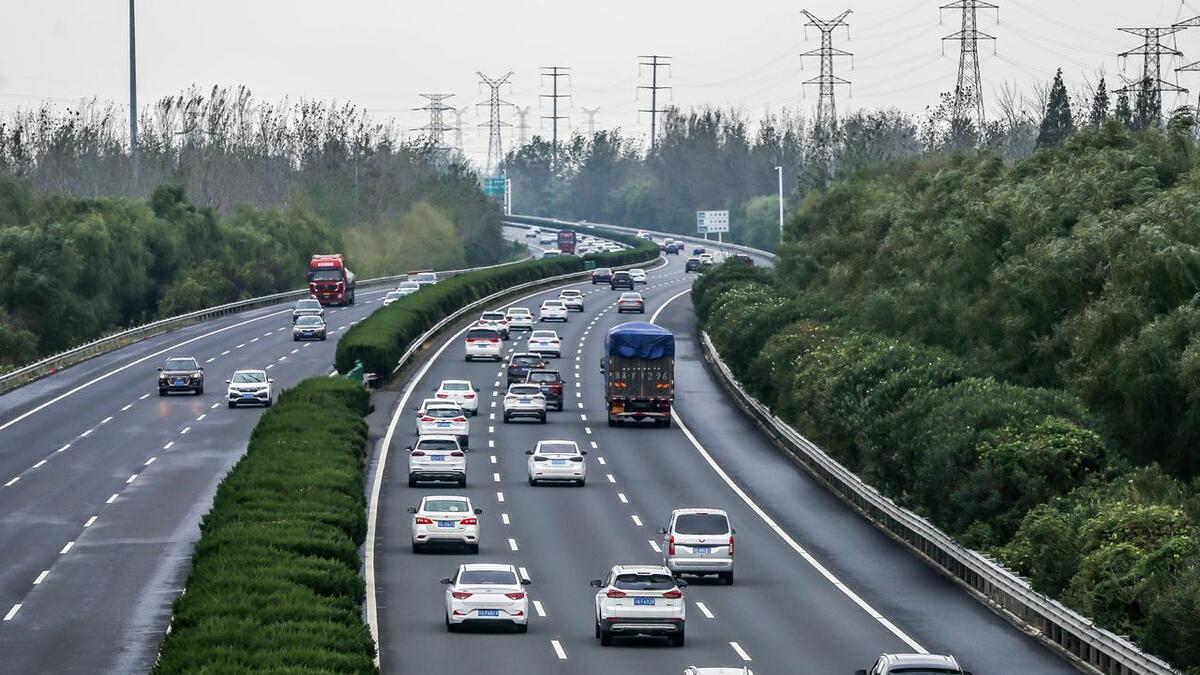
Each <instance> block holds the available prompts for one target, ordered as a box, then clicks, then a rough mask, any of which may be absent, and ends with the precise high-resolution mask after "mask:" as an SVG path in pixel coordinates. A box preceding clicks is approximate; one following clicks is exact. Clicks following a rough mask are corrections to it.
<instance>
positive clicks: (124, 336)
mask: <svg viewBox="0 0 1200 675" xmlns="http://www.w3.org/2000/svg"><path fill="white" fill-rule="evenodd" d="M532 258H533V256H528V257H526V258H522V259H521V260H515V261H512V262H507V263H500V264H497V265H485V266H483V267H471V268H466V269H461V270H447V271H444V272H438V276H439V277H443V278H444V277H451V276H455V275H457V274H463V273H464V272H475V271H478V270H485V269H492V268H495V267H504V266H507V265H515V264H517V263H522V262H526V261H528V260H530V259H532ZM406 277H407V275H406V274H397V275H393V276H387V277H376V278H373V279H364V280H362V281H360V282H358V285H359V286H362V287H365V288H372V287H377V286H386V285H388V284H394V283H398V282H400V281H403V280H405V278H406ZM306 297H308V289H307V288H305V289H300V290H295V291H285V292H283V293H275V294H272V295H264V296H261V297H257V298H250V299H247V300H239V301H237V302H230V303H226V304H224V305H217V306H216V307H209V308H207V309H201V310H197V311H195V312H188V313H187V314H180V315H178V316H173V317H169V318H166V319H159V320H158V321H152V322H150V323H147V324H143V325H141V326H136V327H134V328H129V329H127V330H123V331H121V332H119V333H114V334H112V335H108V336H105V337H102V338H98V339H96V340H92V341H91V342H88V343H85V344H82V345H80V346H78V347H73V348H71V349H68V350H66V351H63V352H59V353H58V354H54V355H53V356H48V357H46V358H44V359H41V360H39V361H36V362H34V363H31V364H29V365H27V366H23V367H21V368H18V369H16V370H13V371H10V372H8V373H5V374H4V375H0V394H3V393H5V392H7V391H11V390H13V389H16V388H17V387H20V386H21V385H24V384H28V383H30V382H32V381H34V380H37V379H41V378H43V377H46V376H48V375H53V374H54V373H57V372H58V371H60V370H62V369H63V368H66V367H68V366H72V365H75V364H77V363H80V362H82V361H86V360H87V359H90V358H92V357H94V356H99V355H101V354H105V353H107V352H111V351H115V350H117V349H120V348H122V347H126V346H128V345H131V344H133V343H135V342H141V341H142V340H145V339H148V338H151V337H155V336H157V335H162V334H163V333H166V332H168V331H172V330H175V329H176V328H182V327H184V326H189V325H191V324H194V323H199V322H201V321H207V320H209V319H215V318H217V317H220V316H225V315H227V314H235V313H237V312H244V311H246V310H249V309H257V308H259V307H268V306H270V305H275V304H279V303H281V302H287V301H290V300H301V299H303V298H306Z"/></svg>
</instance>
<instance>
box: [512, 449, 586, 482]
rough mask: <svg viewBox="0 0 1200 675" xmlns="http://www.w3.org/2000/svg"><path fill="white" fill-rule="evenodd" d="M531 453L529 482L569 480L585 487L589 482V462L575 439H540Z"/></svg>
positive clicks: (529, 452)
mask: <svg viewBox="0 0 1200 675" xmlns="http://www.w3.org/2000/svg"><path fill="white" fill-rule="evenodd" d="M525 454H527V455H529V484H530V485H537V484H538V483H541V482H568V483H571V484H572V485H578V486H579V487H583V486H584V484H585V483H586V482H587V462H585V461H584V459H583V456H584V455H586V454H587V451H586V450H580V449H579V445H578V444H577V443H576V442H575V441H538V444H537V447H535V448H534V449H533V450H526V451H525Z"/></svg>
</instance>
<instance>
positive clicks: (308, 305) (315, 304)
mask: <svg viewBox="0 0 1200 675" xmlns="http://www.w3.org/2000/svg"><path fill="white" fill-rule="evenodd" d="M296 309H321V303H320V302H319V301H317V300H301V301H299V302H297V303H296Z"/></svg>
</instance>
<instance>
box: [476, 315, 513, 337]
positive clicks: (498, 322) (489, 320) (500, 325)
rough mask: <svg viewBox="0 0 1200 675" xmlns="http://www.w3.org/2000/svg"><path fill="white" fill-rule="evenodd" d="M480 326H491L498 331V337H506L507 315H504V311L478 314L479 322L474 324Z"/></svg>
mask: <svg viewBox="0 0 1200 675" xmlns="http://www.w3.org/2000/svg"><path fill="white" fill-rule="evenodd" d="M476 325H478V326H479V327H480V328H492V329H495V330H497V331H499V332H500V337H501V338H504V339H505V340H507V339H508V317H506V316H504V312H484V313H483V314H481V315H479V323H478V324H476Z"/></svg>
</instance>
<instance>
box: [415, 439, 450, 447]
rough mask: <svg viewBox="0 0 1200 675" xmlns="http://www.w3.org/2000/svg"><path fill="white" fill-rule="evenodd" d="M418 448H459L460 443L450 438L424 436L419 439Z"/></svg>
mask: <svg viewBox="0 0 1200 675" xmlns="http://www.w3.org/2000/svg"><path fill="white" fill-rule="evenodd" d="M417 449H418V450H457V449H458V443H455V442H454V441H453V440H450V439H448V438H447V439H441V438H423V439H421V440H419V441H417Z"/></svg>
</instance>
